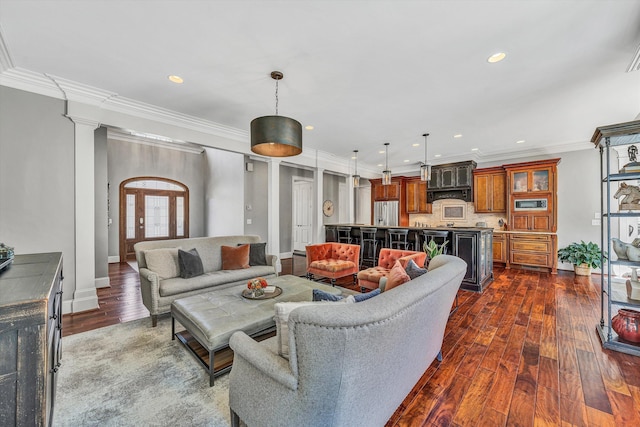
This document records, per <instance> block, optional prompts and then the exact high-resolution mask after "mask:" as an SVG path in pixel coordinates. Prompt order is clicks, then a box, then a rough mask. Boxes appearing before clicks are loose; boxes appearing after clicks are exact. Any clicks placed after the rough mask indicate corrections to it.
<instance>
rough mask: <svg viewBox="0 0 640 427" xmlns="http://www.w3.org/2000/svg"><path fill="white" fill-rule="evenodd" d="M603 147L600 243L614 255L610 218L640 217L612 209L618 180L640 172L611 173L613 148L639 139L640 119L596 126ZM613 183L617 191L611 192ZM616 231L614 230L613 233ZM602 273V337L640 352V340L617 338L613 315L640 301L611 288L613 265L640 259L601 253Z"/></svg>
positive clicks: (615, 346)
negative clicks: (619, 258)
mask: <svg viewBox="0 0 640 427" xmlns="http://www.w3.org/2000/svg"><path fill="white" fill-rule="evenodd" d="M591 142H593V143H594V144H595V145H596V147H597V148H599V150H600V178H601V182H602V184H601V186H600V196H601V197H600V209H601V210H600V212H601V213H602V226H601V228H600V247H601V248H603V251H604V250H606V252H607V253H608V254H609V258H610V257H611V256H612V254H613V252H612V243H611V239H612V238H614V237H618V235H617V233H613V232H612V230H611V221H612V219H616V218H640V210H638V211H626V212H611V198H612V196H613V194H614V193H615V191H617V189H618V184H619V183H621V182H625V181H637V180H640V173H617V169H618V168H617V167H616V173H611V157H610V150H611V149H612V147H615V146H622V145H630V144H635V143H640V121H634V122H628V123H620V124H615V125H610V126H602V127H599V128H597V129H596V131H595V133H594V134H593V138H592V139H591ZM612 187H613V191H614V193H612ZM612 233H613V234H612ZM601 260H602V274H601V276H600V277H601V279H600V287H601V295H600V322H599V324H598V325H597V326H596V329H597V331H598V334H599V335H600V340H601V341H602V345H603V346H604V347H605V348H608V349H611V350H616V351H621V352H624V353H627V354H632V355H635V356H640V344H634V343H630V342H627V341H624V340H622V339H619V338H618V335H617V334H616V333H615V331H614V330H613V328H612V327H611V322H612V319H613V317H614V316H615V315H616V314H617V313H618V310H619V309H620V308H633V309H636V310H638V311H640V302H638V301H634V300H631V299H628V298H627V299H624V300H623V299H621V298H619V294H618V296H616V295H615V292H614V291H613V289H612V283H611V276H612V271H611V269H612V266H614V265H621V266H628V267H634V268H639V269H640V262H635V261H628V260H614V261H611V260H608V259H605V257H604V253H603V254H601Z"/></svg>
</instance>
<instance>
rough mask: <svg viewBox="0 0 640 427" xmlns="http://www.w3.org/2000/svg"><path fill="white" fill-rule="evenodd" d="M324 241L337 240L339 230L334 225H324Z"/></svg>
mask: <svg viewBox="0 0 640 427" xmlns="http://www.w3.org/2000/svg"><path fill="white" fill-rule="evenodd" d="M324 230H325V231H324V241H325V242H337V241H338V230H337V229H336V227H334V226H330V225H326V226H325V227H324Z"/></svg>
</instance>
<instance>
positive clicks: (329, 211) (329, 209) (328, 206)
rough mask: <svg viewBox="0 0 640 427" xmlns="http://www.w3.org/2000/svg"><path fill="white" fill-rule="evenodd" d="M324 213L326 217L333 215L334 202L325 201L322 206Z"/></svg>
mask: <svg viewBox="0 0 640 427" xmlns="http://www.w3.org/2000/svg"><path fill="white" fill-rule="evenodd" d="M322 213H323V214H324V216H331V215H333V202H332V201H331V200H325V201H324V203H323V204H322Z"/></svg>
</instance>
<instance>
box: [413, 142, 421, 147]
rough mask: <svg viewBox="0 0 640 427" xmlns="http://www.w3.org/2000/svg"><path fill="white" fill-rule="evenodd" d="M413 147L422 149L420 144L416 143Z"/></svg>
mask: <svg viewBox="0 0 640 427" xmlns="http://www.w3.org/2000/svg"><path fill="white" fill-rule="evenodd" d="M411 146H412V147H420V144H418V143H416V144H411Z"/></svg>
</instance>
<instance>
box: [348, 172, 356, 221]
mask: <svg viewBox="0 0 640 427" xmlns="http://www.w3.org/2000/svg"><path fill="white" fill-rule="evenodd" d="M347 188H348V189H349V190H348V192H349V223H350V224H355V222H356V200H355V199H356V189H355V188H354V187H353V175H349V177H348V178H347Z"/></svg>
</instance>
